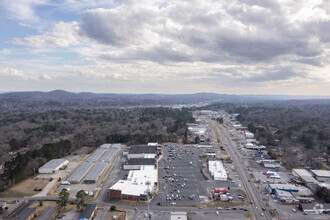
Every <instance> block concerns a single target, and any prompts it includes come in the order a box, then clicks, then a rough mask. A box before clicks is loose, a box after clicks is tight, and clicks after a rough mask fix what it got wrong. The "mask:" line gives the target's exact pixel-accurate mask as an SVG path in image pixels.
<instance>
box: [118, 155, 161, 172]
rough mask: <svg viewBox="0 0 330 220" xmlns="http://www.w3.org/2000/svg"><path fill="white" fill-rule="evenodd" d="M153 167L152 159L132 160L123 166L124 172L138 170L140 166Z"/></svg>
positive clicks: (154, 161) (154, 163) (153, 160)
mask: <svg viewBox="0 0 330 220" xmlns="http://www.w3.org/2000/svg"><path fill="white" fill-rule="evenodd" d="M144 165H150V166H155V165H156V160H155V159H154V158H132V159H129V160H127V161H126V162H125V163H124V164H123V169H124V170H140V169H141V167H142V166H144Z"/></svg>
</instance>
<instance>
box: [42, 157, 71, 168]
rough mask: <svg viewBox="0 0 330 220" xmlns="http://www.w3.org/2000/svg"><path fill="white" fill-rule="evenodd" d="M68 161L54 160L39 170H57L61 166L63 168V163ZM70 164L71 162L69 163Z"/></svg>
mask: <svg viewBox="0 0 330 220" xmlns="http://www.w3.org/2000/svg"><path fill="white" fill-rule="evenodd" d="M66 161H67V160H66V159H53V160H50V161H48V162H47V163H46V164H44V165H43V166H41V167H40V168H39V169H56V168H58V167H59V166H62V164H63V163H65V162H66ZM67 162H69V161H67Z"/></svg>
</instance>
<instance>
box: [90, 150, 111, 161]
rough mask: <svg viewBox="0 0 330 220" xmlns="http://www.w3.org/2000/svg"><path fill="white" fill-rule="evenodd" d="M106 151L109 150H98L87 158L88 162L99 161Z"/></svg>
mask: <svg viewBox="0 0 330 220" xmlns="http://www.w3.org/2000/svg"><path fill="white" fill-rule="evenodd" d="M106 150H107V149H105V148H98V149H96V150H95V151H94V153H93V154H92V155H90V156H89V157H88V158H87V161H98V160H99V159H100V157H101V156H102V154H104V152H105V151H106Z"/></svg>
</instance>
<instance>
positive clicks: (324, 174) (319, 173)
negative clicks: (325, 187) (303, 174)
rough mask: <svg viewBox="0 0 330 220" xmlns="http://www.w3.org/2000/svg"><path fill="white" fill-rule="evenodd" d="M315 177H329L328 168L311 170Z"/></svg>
mask: <svg viewBox="0 0 330 220" xmlns="http://www.w3.org/2000/svg"><path fill="white" fill-rule="evenodd" d="M311 172H312V173H314V175H315V176H317V177H327V178H330V170H311Z"/></svg>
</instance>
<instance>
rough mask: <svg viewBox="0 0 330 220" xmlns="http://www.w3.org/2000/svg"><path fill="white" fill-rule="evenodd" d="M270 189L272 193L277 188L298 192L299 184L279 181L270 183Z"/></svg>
mask: <svg viewBox="0 0 330 220" xmlns="http://www.w3.org/2000/svg"><path fill="white" fill-rule="evenodd" d="M268 190H269V192H270V193H275V190H281V191H287V192H298V191H299V189H298V187H297V186H295V185H292V184H278V183H269V182H268Z"/></svg>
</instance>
